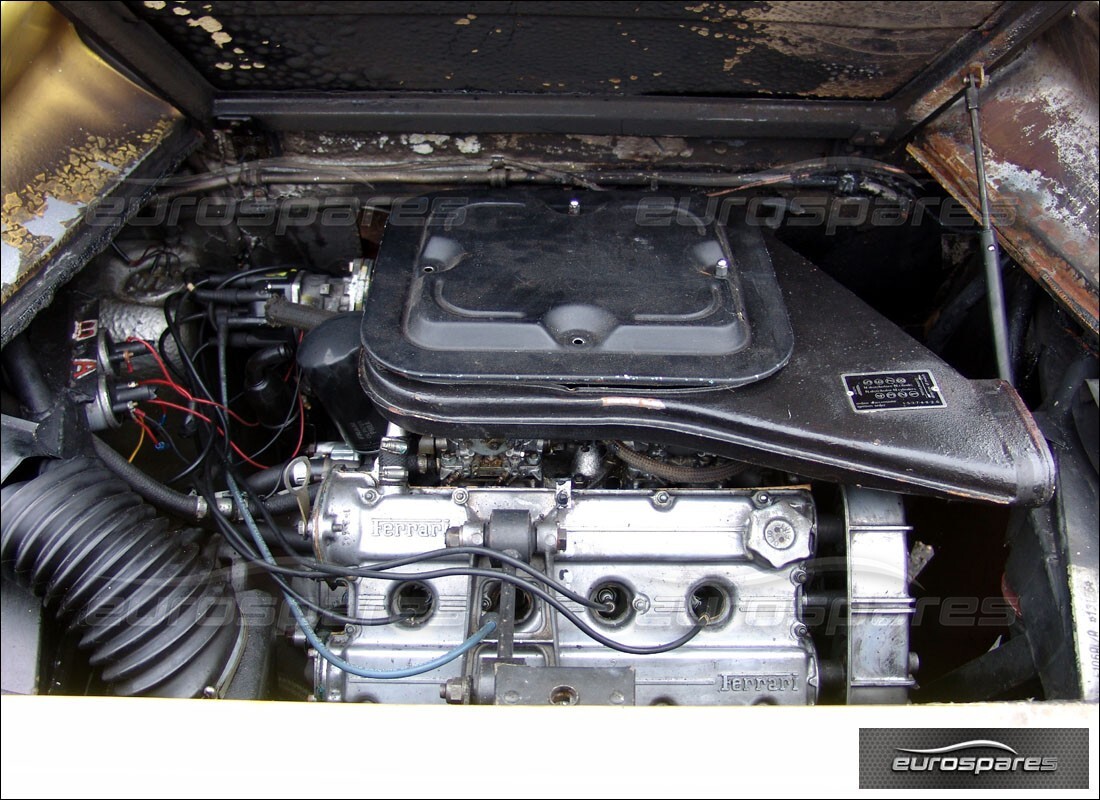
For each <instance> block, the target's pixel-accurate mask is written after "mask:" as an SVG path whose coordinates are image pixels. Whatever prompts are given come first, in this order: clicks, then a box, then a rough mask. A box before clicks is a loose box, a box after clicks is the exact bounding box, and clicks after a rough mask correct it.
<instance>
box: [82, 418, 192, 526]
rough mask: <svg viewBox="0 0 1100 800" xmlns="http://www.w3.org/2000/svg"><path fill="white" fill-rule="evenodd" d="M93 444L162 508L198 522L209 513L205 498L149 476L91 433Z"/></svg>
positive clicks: (111, 465)
mask: <svg viewBox="0 0 1100 800" xmlns="http://www.w3.org/2000/svg"><path fill="white" fill-rule="evenodd" d="M92 448H93V449H94V450H95V454H96V455H97V456H99V458H100V460H101V461H102V462H103V463H104V464H105V465H106V466H107V469H109V470H110V471H111V472H113V473H114V474H115V475H117V476H118V477H119V478H121V479H122V480H123V481H125V482H126V483H127V484H129V486H130V488H131V489H133V490H134V491H135V492H137V493H138V494H139V495H141V497H142V499H144V500H145V501H147V502H148V503H150V504H151V505H153V506H156V507H157V508H159V509H160V510H161V511H167V512H168V513H169V514H174V515H176V516H177V517H182V518H183V519H186V520H190V521H192V522H198V521H199V520H201V519H203V518H204V517H206V516H207V513H208V512H207V508H206V501H205V500H203V499H202V498H201V497H198V496H196V495H191V494H184V493H183V492H177V491H176V490H175V489H169V488H168V487H167V486H165V485H164V484H163V483H160V482H159V481H156V480H154V479H153V478H150V477H149V476H148V475H146V474H145V473H144V472H142V471H141V470H140V469H138V468H137V467H135V466H134V465H133V464H131V463H130V462H128V461H127V460H126V458H125V456H123V455H122V454H121V453H119V452H118V451H117V450H115V449H114V448H113V447H111V446H110V445H109V444H107V443H106V442H104V441H103V440H102V439H100V438H99V437H98V436H93V437H92Z"/></svg>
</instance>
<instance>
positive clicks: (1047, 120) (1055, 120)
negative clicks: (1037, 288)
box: [909, 2, 1100, 332]
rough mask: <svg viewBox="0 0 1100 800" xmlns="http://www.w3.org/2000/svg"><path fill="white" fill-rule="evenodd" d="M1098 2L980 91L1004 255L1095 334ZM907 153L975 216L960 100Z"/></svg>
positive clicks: (1099, 279)
mask: <svg viewBox="0 0 1100 800" xmlns="http://www.w3.org/2000/svg"><path fill="white" fill-rule="evenodd" d="M1097 50H1098V47H1097V4H1096V3H1088V2H1086V3H1082V4H1081V5H1080V6H1079V7H1078V8H1077V11H1076V12H1075V13H1074V15H1072V16H1070V17H1067V18H1065V19H1064V20H1062V21H1060V22H1059V23H1058V24H1057V25H1056V26H1055V27H1053V28H1052V29H1051V30H1050V31H1048V32H1047V33H1046V34H1044V35H1043V36H1042V37H1041V38H1040V39H1038V40H1036V41H1035V42H1033V43H1032V44H1031V45H1030V46H1029V47H1028V48H1027V49H1026V50H1025V51H1024V53H1023V54H1022V55H1021V56H1020V57H1019V58H1018V59H1017V60H1016V61H1014V62H1013V63H1012V64H1010V65H1008V66H1007V67H1005V68H1004V69H1003V70H1001V71H999V72H997V73H995V74H994V75H993V76H992V79H991V81H990V83H989V85H988V86H987V87H986V88H985V89H984V90H983V92H982V105H981V117H982V137H983V144H984V150H985V159H986V172H987V173H988V178H989V192H990V202H991V204H992V205H993V211H994V220H993V222H994V226H995V227H996V229H997V233H998V234H999V236H1000V240H1001V242H1002V244H1003V246H1004V248H1005V250H1006V251H1007V252H1008V253H1009V254H1010V255H1011V256H1012V257H1013V258H1014V259H1016V261H1017V262H1018V263H1019V264H1020V265H1021V266H1022V267H1024V269H1026V270H1027V271H1028V272H1029V273H1030V274H1031V275H1032V276H1033V277H1034V278H1035V279H1036V280H1037V281H1038V282H1039V283H1040V284H1042V285H1043V286H1044V287H1046V289H1047V290H1048V291H1050V292H1051V294H1053V295H1054V296H1055V297H1056V298H1058V299H1059V300H1060V301H1061V302H1062V303H1063V304H1064V305H1065V307H1066V308H1067V309H1069V310H1070V311H1071V312H1072V313H1073V314H1074V315H1075V316H1077V317H1078V318H1079V319H1080V320H1081V322H1082V323H1084V324H1085V325H1086V326H1087V327H1089V328H1090V329H1091V330H1092V331H1093V332H1097V331H1098V329H1100V328H1098V313H1097V287H1098V283H1100V256H1098V252H1100V251H1098V229H1097V228H1098V222H1097V219H1098V211H1100V202H1098V199H1097V176H1098V174H1100V153H1098V131H1100V120H1098V118H1100V113H1098V110H1097V94H1098V81H1097V70H1098V66H1097V65H1098V53H1097ZM909 152H910V153H911V154H912V155H913V157H914V158H916V159H917V160H918V161H919V162H920V163H921V164H922V165H923V166H924V167H925V168H926V169H927V170H928V171H929V172H930V173H931V174H932V175H933V176H934V177H935V178H936V180H938V181H939V182H940V183H941V184H943V186H944V187H945V188H946V189H947V190H948V191H949V192H951V194H953V195H954V196H955V197H956V198H958V199H959V200H960V201H961V202H962V203H964V204H965V205H966V206H967V207H968V208H969V209H970V211H971V213H974V214H976V211H975V208H976V205H977V199H976V198H977V194H976V192H977V186H976V183H975V178H974V154H973V148H972V145H971V138H970V128H969V121H968V118H967V114H966V109H965V106H964V104H963V102H962V101H961V100H960V101H958V102H956V103H955V104H954V105H952V106H951V107H950V108H949V109H948V110H947V111H945V112H944V113H943V114H942V115H941V116H940V117H938V118H937V119H936V120H934V121H933V122H932V123H931V124H929V126H928V127H927V128H925V129H924V130H923V131H922V132H921V133H920V134H919V135H918V136H917V138H916V139H915V140H914V141H913V143H912V144H910V146H909Z"/></svg>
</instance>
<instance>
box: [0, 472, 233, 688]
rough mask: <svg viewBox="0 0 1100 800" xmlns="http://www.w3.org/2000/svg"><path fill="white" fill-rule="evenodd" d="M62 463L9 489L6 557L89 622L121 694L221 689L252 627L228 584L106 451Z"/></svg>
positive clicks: (88, 631) (1, 536) (2, 533)
mask: <svg viewBox="0 0 1100 800" xmlns="http://www.w3.org/2000/svg"><path fill="white" fill-rule="evenodd" d="M55 463H56V466H51V467H50V468H48V469H47V470H46V471H45V472H43V473H42V474H41V475H39V476H38V477H37V478H34V479H33V480H30V481H27V482H26V483H19V484H13V485H11V486H7V487H4V489H3V491H2V492H0V555H2V557H3V560H4V562H5V564H10V565H11V566H12V567H13V568H14V570H15V573H16V576H17V577H20V578H22V579H24V580H26V581H27V582H28V583H29V585H30V586H31V588H32V589H33V590H34V591H35V592H36V593H37V594H38V595H40V596H41V597H43V598H44V601H45V604H46V607H47V608H48V609H51V610H52V611H53V612H54V613H55V614H56V615H57V617H58V618H59V619H60V620H62V621H63V622H65V623H66V624H68V625H69V626H70V628H71V629H73V630H75V631H78V632H79V635H80V642H79V646H80V648H81V649H82V650H85V651H87V652H88V654H89V661H90V663H91V665H92V667H93V668H95V669H96V670H97V671H98V672H99V674H100V676H101V678H102V679H103V681H104V682H105V683H106V684H107V686H108V688H109V690H110V692H111V693H112V694H115V695H123V696H130V695H153V696H157V697H199V696H210V695H212V694H213V695H216V694H218V693H219V692H221V691H222V689H223V688H224V686H225V684H226V683H227V682H228V681H229V679H230V678H231V677H232V673H233V666H234V661H235V658H236V654H237V653H238V652H239V645H240V643H241V637H242V636H243V633H244V631H243V629H242V624H241V614H240V609H239V607H238V605H237V600H236V598H235V596H234V594H233V591H232V589H231V588H230V586H229V584H228V583H227V582H226V581H225V580H224V579H223V578H222V577H219V576H218V574H217V573H215V571H214V564H213V563H212V562H211V560H210V559H208V558H207V557H206V556H205V555H204V554H203V551H202V549H201V548H200V547H199V546H198V545H197V544H195V543H194V537H193V536H188V535H183V534H175V533H173V532H172V531H170V530H169V525H168V521H167V520H166V519H164V518H163V517H158V516H157V515H156V512H155V511H154V510H153V508H152V507H151V506H149V505H147V504H145V503H143V502H142V501H141V498H140V497H138V495H137V494H135V493H134V492H132V491H130V488H129V487H128V486H127V485H126V483H125V482H123V481H122V480H120V479H118V478H117V477H116V476H114V475H112V474H111V473H110V472H109V471H108V470H107V469H106V468H104V466H103V465H102V464H100V463H99V462H98V461H95V460H93V459H88V458H78V459H71V460H68V461H61V462H55ZM184 542H187V543H184Z"/></svg>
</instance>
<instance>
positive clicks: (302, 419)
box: [291, 394, 306, 458]
mask: <svg viewBox="0 0 1100 800" xmlns="http://www.w3.org/2000/svg"><path fill="white" fill-rule="evenodd" d="M305 440H306V404H305V403H304V402H303V401H302V395H300V394H299V395H298V444H296V445H294V455H292V456H291V458H297V457H298V454H299V453H300V452H302V443H303V442H305Z"/></svg>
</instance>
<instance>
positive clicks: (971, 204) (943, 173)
mask: <svg viewBox="0 0 1100 800" xmlns="http://www.w3.org/2000/svg"><path fill="white" fill-rule="evenodd" d="M907 150H908V152H909V154H910V155H912V156H913V158H915V159H916V160H917V161H918V162H919V163H920V165H921V166H922V167H924V168H925V169H926V170H927V171H928V173H929V174H930V175H931V176H932V177H933V178H935V179H936V181H937V182H938V183H940V185H942V186H943V187H944V188H945V189H947V191H948V192H949V193H950V194H951V195H952V197H954V198H955V199H956V200H958V201H959V202H960V203H962V204H963V205H964V206H965V207H966V209H967V211H969V212H970V214H971V215H972V216H973V217H974V218H975V219H977V218H978V211H977V195H976V191H975V187H976V186H977V182H976V180H975V177H974V166H973V157H972V156H969V155H968V154H967V153H965V151H964V150H961V149H960V148H959V147H958V145H957V143H955V142H953V141H951V140H945V139H944V138H943V137H937V138H935V139H934V140H933V139H926V140H925V142H924V143H923V144H922V145H916V144H911V145H909V147H908V148H907ZM968 159H969V160H968ZM1005 201H1006V198H1005V197H1004V196H1002V195H1000V194H999V193H997V192H996V191H991V192H990V202H991V203H992V204H998V203H1004V202H1005ZM994 228H995V229H996V230H997V233H998V239H999V241H1000V243H1001V246H1002V247H1004V249H1005V250H1006V251H1007V252H1008V254H1009V255H1010V256H1012V258H1013V259H1014V260H1015V261H1016V263H1018V264H1019V265H1020V266H1021V267H1023V268H1024V269H1025V270H1026V271H1027V273H1028V274H1029V275H1031V277H1033V278H1034V279H1035V280H1036V281H1038V282H1039V283H1040V284H1041V285H1042V286H1043V287H1045V288H1046V289H1047V291H1048V292H1050V293H1051V294H1052V295H1053V296H1054V297H1056V298H1057V299H1058V300H1059V301H1061V302H1062V304H1063V305H1065V306H1066V308H1067V309H1069V310H1070V311H1071V312H1072V313H1073V314H1074V315H1075V316H1076V317H1077V318H1078V319H1080V320H1081V321H1082V322H1083V323H1084V324H1085V325H1086V326H1087V327H1088V328H1089V329H1091V330H1092V331H1093V332H1094V333H1095V332H1100V307H1098V302H1097V295H1096V290H1095V288H1093V287H1090V286H1089V284H1088V283H1087V281H1086V280H1085V278H1084V276H1083V275H1082V274H1081V272H1080V271H1078V270H1077V269H1076V268H1075V267H1074V266H1073V265H1072V264H1070V263H1069V262H1068V261H1066V260H1065V259H1064V258H1062V257H1061V256H1059V255H1058V254H1057V253H1055V252H1053V251H1051V250H1050V248H1049V247H1048V246H1047V245H1046V243H1045V242H1044V241H1042V239H1040V238H1039V237H1037V236H1036V235H1035V234H1033V233H1032V232H1031V231H1029V230H1028V228H1027V225H1026V221H1025V223H1024V224H1015V225H1011V226H1005V225H1001V224H994Z"/></svg>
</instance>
